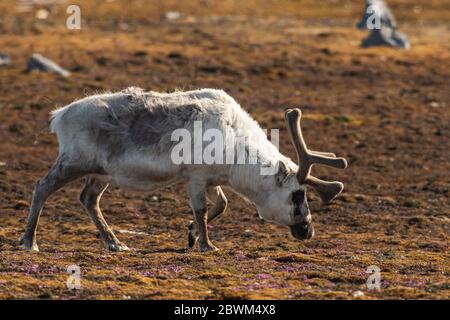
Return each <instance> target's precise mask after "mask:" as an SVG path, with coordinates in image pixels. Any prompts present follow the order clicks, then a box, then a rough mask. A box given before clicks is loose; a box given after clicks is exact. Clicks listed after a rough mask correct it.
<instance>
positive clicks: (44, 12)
mask: <svg viewBox="0 0 450 320" xmlns="http://www.w3.org/2000/svg"><path fill="white" fill-rule="evenodd" d="M49 15H50V12H48V11H47V10H45V9H39V10H38V11H36V18H37V19H39V20H45V19H47V18H48V16H49Z"/></svg>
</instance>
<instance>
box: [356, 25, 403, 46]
mask: <svg viewBox="0 0 450 320" xmlns="http://www.w3.org/2000/svg"><path fill="white" fill-rule="evenodd" d="M375 46H387V47H394V48H401V49H409V48H410V47H411V45H410V44H409V41H408V38H407V37H406V35H404V34H403V33H401V32H400V31H397V30H395V29H390V28H386V27H381V29H373V30H372V31H371V32H370V34H369V36H368V37H366V38H365V39H363V41H362V42H361V47H363V48H368V47H375Z"/></svg>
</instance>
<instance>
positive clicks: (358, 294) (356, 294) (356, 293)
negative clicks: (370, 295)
mask: <svg viewBox="0 0 450 320" xmlns="http://www.w3.org/2000/svg"><path fill="white" fill-rule="evenodd" d="M361 297H364V292H362V291H361V290H358V291H355V292H353V298H361Z"/></svg>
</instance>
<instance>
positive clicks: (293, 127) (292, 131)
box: [285, 108, 311, 183]
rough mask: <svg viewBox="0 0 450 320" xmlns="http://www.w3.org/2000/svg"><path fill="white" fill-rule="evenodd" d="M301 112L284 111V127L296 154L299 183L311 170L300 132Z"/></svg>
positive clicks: (298, 110)
mask: <svg viewBox="0 0 450 320" xmlns="http://www.w3.org/2000/svg"><path fill="white" fill-rule="evenodd" d="M301 116H302V112H301V111H300V109H297V108H296V109H289V110H287V111H286V114H285V117H286V125H287V128H288V131H289V135H290V136H291V140H292V143H293V144H294V149H295V152H296V153H297V160H298V165H299V170H298V172H297V179H298V181H299V182H300V183H302V182H303V181H305V178H306V177H307V176H308V175H309V172H310V170H311V163H310V162H309V156H308V148H307V147H306V144H305V140H304V139H303V135H302V131H301V129H300V118H301Z"/></svg>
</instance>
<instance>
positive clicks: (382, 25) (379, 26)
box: [356, 0, 410, 49]
mask: <svg viewBox="0 0 450 320" xmlns="http://www.w3.org/2000/svg"><path fill="white" fill-rule="evenodd" d="M356 26H357V27H358V28H359V29H367V30H370V33H369V36H368V37H366V38H365V39H364V40H363V41H362V42H361V47H363V48H368V47H373V46H388V47H394V48H401V49H409V48H410V44H409V41H408V38H407V36H406V35H404V34H403V33H401V32H400V31H398V30H397V22H396V21H395V18H394V15H393V14H392V12H391V11H390V10H389V7H388V6H387V4H386V3H385V2H384V0H366V5H365V10H364V15H363V17H362V18H361V21H360V22H358V23H357V24H356Z"/></svg>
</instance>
